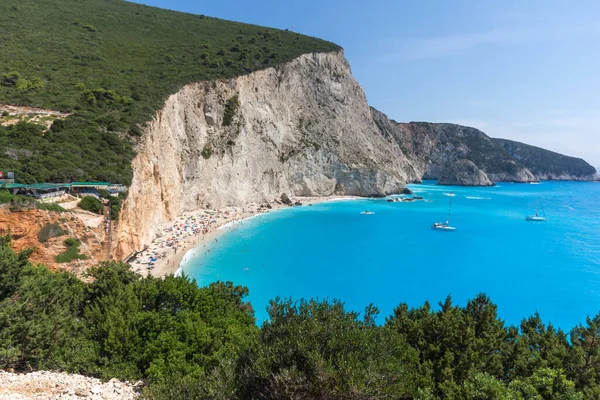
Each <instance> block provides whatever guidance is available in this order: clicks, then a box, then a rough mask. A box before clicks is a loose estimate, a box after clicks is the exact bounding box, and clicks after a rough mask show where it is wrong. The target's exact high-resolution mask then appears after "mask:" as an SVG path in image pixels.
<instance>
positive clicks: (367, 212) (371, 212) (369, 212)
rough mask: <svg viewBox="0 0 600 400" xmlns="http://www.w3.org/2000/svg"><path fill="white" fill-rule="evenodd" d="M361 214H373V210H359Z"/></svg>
mask: <svg viewBox="0 0 600 400" xmlns="http://www.w3.org/2000/svg"><path fill="white" fill-rule="evenodd" d="M361 214H362V215H373V214H375V213H374V212H373V211H369V210H365V211H363V212H361Z"/></svg>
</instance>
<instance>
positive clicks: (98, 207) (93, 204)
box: [78, 196, 104, 214]
mask: <svg viewBox="0 0 600 400" xmlns="http://www.w3.org/2000/svg"><path fill="white" fill-rule="evenodd" d="M78 206H79V208H81V209H83V210H86V211H90V212H93V213H96V214H102V212H103V211H104V205H103V204H102V202H101V201H100V200H98V199H97V198H95V197H94V196H84V197H83V199H81V201H80V202H79V204H78Z"/></svg>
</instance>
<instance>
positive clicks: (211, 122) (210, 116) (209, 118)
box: [203, 104, 215, 126]
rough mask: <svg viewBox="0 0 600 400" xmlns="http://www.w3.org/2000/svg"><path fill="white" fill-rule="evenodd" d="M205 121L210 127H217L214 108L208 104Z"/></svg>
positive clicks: (205, 108) (205, 106) (205, 110)
mask: <svg viewBox="0 0 600 400" xmlns="http://www.w3.org/2000/svg"><path fill="white" fill-rule="evenodd" d="M203 111H204V119H205V120H206V123H207V124H208V125H210V126H214V125H215V119H214V117H213V113H212V107H211V106H209V105H208V104H205V105H204V110H203Z"/></svg>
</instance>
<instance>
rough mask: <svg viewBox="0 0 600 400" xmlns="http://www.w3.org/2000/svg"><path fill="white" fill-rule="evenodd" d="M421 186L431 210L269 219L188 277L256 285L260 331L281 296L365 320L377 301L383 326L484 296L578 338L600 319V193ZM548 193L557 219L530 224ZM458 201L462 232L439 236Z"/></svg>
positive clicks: (196, 260) (455, 221) (201, 253)
mask: <svg viewBox="0 0 600 400" xmlns="http://www.w3.org/2000/svg"><path fill="white" fill-rule="evenodd" d="M410 187H411V188H412V189H413V190H414V192H415V194H416V195H419V196H423V197H424V198H425V199H427V200H431V202H430V203H427V202H422V201H420V202H413V203H387V202H386V201H385V200H384V199H379V200H351V201H341V202H330V203H322V204H318V205H314V206H311V207H308V206H303V207H296V208H290V209H285V210H282V211H277V212H273V213H270V214H266V215H262V216H259V217H257V218H253V219H251V220H248V221H246V222H244V223H243V224H237V225H234V226H232V227H229V228H228V229H226V230H224V231H225V232H226V233H225V234H224V235H222V236H221V237H219V239H218V242H213V243H211V244H208V245H207V246H206V247H205V248H198V249H196V251H195V253H196V255H195V256H193V257H188V259H187V261H186V263H185V264H184V265H183V270H184V272H185V273H186V274H187V275H190V276H192V277H194V278H195V279H196V280H197V282H198V284H199V285H206V284H208V283H210V282H212V281H215V280H230V281H233V282H234V283H235V284H241V285H245V286H248V287H249V289H250V297H249V300H250V301H251V302H252V305H253V306H254V309H255V311H256V316H257V319H258V321H257V322H258V323H261V322H262V321H263V320H264V319H265V318H267V313H266V311H265V307H266V306H267V304H268V301H269V299H272V298H274V297H275V296H281V297H288V296H292V297H293V298H294V299H299V298H301V297H306V298H308V297H318V298H325V297H329V298H339V299H341V300H343V301H344V302H345V303H346V306H347V307H348V308H350V309H353V310H356V311H362V310H363V309H364V307H365V306H366V305H368V304H369V303H371V302H372V303H374V304H375V305H377V306H378V307H379V308H380V309H381V316H380V322H383V319H384V317H386V316H388V315H390V314H391V313H392V312H393V309H394V307H396V306H397V305H398V304H399V303H400V302H406V303H408V304H409V305H410V306H418V305H421V304H422V303H423V302H424V301H425V300H429V301H431V302H432V303H437V302H439V301H442V300H444V299H445V298H446V296H447V295H448V294H450V295H452V298H453V300H454V301H455V302H457V303H458V304H461V305H464V304H465V303H466V301H467V300H468V299H470V298H472V297H474V296H475V295H476V294H477V293H480V292H485V293H486V294H487V295H488V296H490V297H491V299H492V301H494V302H495V303H496V304H497V305H498V312H499V314H500V317H501V318H503V319H504V320H505V321H506V322H507V323H508V324H518V323H519V322H520V320H521V319H522V318H523V317H526V316H529V315H531V314H533V313H534V312H535V311H539V313H540V314H541V316H542V318H543V320H544V321H545V322H552V323H553V324H554V325H555V326H559V327H562V328H563V329H570V328H572V327H573V326H575V325H576V324H577V323H584V322H585V317H586V315H592V316H593V315H595V314H597V313H598V312H599V311H600V242H599V239H600V184H598V183H576V182H543V183H541V184H537V185H531V184H529V185H527V184H509V183H501V184H500V185H499V186H497V187H493V188H463V187H443V186H436V185H434V182H427V183H425V184H422V185H411V186H410ZM448 192H453V193H454V194H455V196H454V197H452V198H450V197H448V196H447V195H445V194H447V193H448ZM538 196H539V197H540V198H541V199H542V203H543V206H544V209H545V212H546V214H547V217H548V221H546V222H527V221H525V216H526V215H528V214H532V213H534V212H535V210H536V208H537V204H538V200H537V199H538ZM450 199H452V213H451V224H452V225H453V226H455V227H457V229H458V230H457V231H456V232H440V231H434V230H432V229H431V228H430V226H431V224H432V223H433V222H438V221H439V222H441V221H445V219H446V218H447V213H448V205H449V200H450ZM365 209H368V210H371V211H374V212H375V214H374V215H363V214H361V211H363V210H365ZM207 250H210V251H207Z"/></svg>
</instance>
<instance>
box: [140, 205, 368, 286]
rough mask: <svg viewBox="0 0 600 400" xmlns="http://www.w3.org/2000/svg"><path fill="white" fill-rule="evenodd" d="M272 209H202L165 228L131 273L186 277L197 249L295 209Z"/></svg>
mask: <svg viewBox="0 0 600 400" xmlns="http://www.w3.org/2000/svg"><path fill="white" fill-rule="evenodd" d="M363 199H369V198H368V197H359V196H327V197H295V198H293V199H292V202H293V203H296V202H297V201H299V202H301V203H302V205H301V206H298V207H304V206H310V205H313V204H319V203H327V202H334V201H346V200H363ZM269 205H270V207H271V208H268V207H265V206H263V205H261V204H258V203H249V204H247V205H245V206H243V207H224V208H221V209H214V210H213V209H199V210H196V211H193V212H187V213H184V214H182V215H180V216H179V217H177V218H176V219H175V220H174V221H171V222H169V223H167V224H165V225H164V226H163V227H162V228H161V230H160V234H159V236H157V237H156V238H155V239H154V240H153V241H152V243H151V244H150V245H149V246H148V247H147V249H146V250H144V251H143V252H141V253H140V254H138V256H136V259H135V260H134V261H132V262H130V263H129V265H130V267H131V269H132V270H133V271H135V272H137V273H139V274H140V275H143V276H147V275H151V276H154V277H156V278H161V277H165V276H167V275H171V274H174V275H176V276H178V275H180V274H181V273H182V268H181V265H182V264H183V263H184V261H187V260H188V259H189V258H192V257H194V256H195V255H196V254H195V252H194V250H195V249H197V248H200V246H202V245H204V246H206V245H207V244H208V243H210V242H212V241H214V240H218V239H217V238H218V237H219V236H221V235H222V234H225V233H227V232H229V231H230V230H231V229H235V228H236V227H237V226H239V224H242V223H244V222H245V221H248V220H250V219H252V218H256V217H259V216H261V215H264V214H268V213H271V212H274V211H279V210H282V209H287V208H293V207H294V206H288V205H285V204H282V203H269ZM150 260H154V261H153V264H154V265H153V268H152V269H148V268H147V267H148V263H149V262H150Z"/></svg>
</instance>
